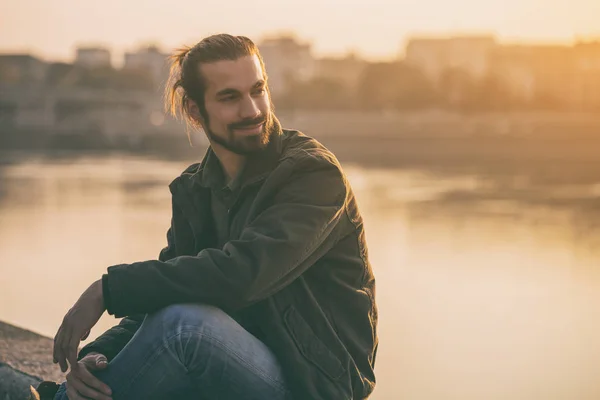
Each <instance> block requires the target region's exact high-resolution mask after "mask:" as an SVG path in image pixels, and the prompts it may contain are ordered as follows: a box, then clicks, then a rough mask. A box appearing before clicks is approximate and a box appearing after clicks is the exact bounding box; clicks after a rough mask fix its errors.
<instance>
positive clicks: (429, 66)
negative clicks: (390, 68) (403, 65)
mask: <svg viewBox="0 0 600 400" xmlns="http://www.w3.org/2000/svg"><path fill="white" fill-rule="evenodd" d="M496 46H497V45H496V39H495V38H494V37H493V36H458V37H448V38H413V39H411V40H409V42H408V44H407V47H406V62H407V63H408V64H410V65H413V66H415V67H418V68H420V69H421V70H422V71H423V72H424V73H425V74H426V75H427V77H428V78H429V79H431V80H432V82H435V83H437V82H439V80H440V78H441V77H442V76H443V74H444V73H445V72H446V71H447V70H450V69H461V70H464V71H466V72H467V73H469V75H471V76H472V77H473V78H475V79H479V78H482V77H484V76H485V75H486V74H487V72H488V70H489V55H490V52H492V51H493V50H494V49H495V48H496Z"/></svg>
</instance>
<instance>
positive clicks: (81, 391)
mask: <svg viewBox="0 0 600 400" xmlns="http://www.w3.org/2000/svg"><path fill="white" fill-rule="evenodd" d="M79 378H80V376H72V378H71V381H67V385H68V384H69V382H71V386H72V387H73V389H75V391H76V392H77V394H78V395H79V396H81V397H82V398H84V399H99V400H111V398H110V396H107V395H105V394H104V393H102V392H100V391H98V390H96V389H93V388H91V387H89V386H87V385H86V384H85V383H84V382H83V381H81V380H80V379H79ZM70 399H71V398H70V397H69V400H70Z"/></svg>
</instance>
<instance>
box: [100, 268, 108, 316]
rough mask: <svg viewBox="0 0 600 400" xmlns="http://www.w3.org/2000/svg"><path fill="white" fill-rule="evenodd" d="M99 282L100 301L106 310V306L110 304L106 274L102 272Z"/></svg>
mask: <svg viewBox="0 0 600 400" xmlns="http://www.w3.org/2000/svg"><path fill="white" fill-rule="evenodd" d="M100 282H101V285H102V301H103V304H104V309H105V310H107V311H108V307H109V305H110V291H109V290H108V274H103V275H102V279H101V280H100ZM109 314H110V312H109Z"/></svg>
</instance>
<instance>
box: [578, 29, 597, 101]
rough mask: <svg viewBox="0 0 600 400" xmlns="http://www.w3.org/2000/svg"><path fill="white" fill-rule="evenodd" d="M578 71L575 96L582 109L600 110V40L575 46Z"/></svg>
mask: <svg viewBox="0 0 600 400" xmlns="http://www.w3.org/2000/svg"><path fill="white" fill-rule="evenodd" d="M573 59H574V63H575V66H576V69H577V73H576V76H575V82H576V83H575V88H574V92H575V93H574V94H575V96H576V101H577V105H578V107H580V108H593V109H596V110H600V40H599V41H593V42H579V43H576V44H575V46H573Z"/></svg>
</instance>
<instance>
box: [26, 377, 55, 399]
mask: <svg viewBox="0 0 600 400" xmlns="http://www.w3.org/2000/svg"><path fill="white" fill-rule="evenodd" d="M58 388H59V385H58V384H57V383H56V382H50V381H44V382H42V383H40V384H39V385H38V387H37V389H34V388H33V387H32V386H30V387H29V389H30V390H31V396H30V397H29V400H54V396H55V395H56V392H58Z"/></svg>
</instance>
